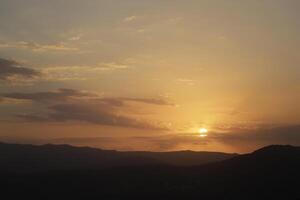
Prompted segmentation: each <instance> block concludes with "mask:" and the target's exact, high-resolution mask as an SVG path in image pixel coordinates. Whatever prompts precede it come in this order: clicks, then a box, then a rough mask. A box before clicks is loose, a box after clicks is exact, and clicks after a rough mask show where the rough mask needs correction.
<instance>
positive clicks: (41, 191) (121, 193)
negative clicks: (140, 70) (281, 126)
mask: <svg viewBox="0 0 300 200" xmlns="http://www.w3.org/2000/svg"><path fill="white" fill-rule="evenodd" d="M0 146H1V147H0V151H1V156H0V158H1V159H2V160H5V159H8V157H9V156H8V157H6V158H5V159H3V156H4V155H5V154H6V153H5V152H4V150H9V151H7V152H13V153H12V154H11V155H10V156H12V155H18V156H21V157H22V156H30V159H29V160H30V162H29V161H28V160H27V161H26V162H25V161H24V160H23V161H19V162H17V161H18V159H17V157H14V156H12V157H11V158H12V160H13V161H16V162H17V163H18V164H19V165H24V166H30V165H31V164H32V163H33V162H32V158H33V157H35V159H38V160H37V161H36V165H37V166H38V165H39V163H40V162H41V161H42V163H43V162H46V160H47V159H49V158H50V160H49V163H50V162H52V161H53V160H55V158H56V160H58V161H56V162H57V163H58V164H59V165H58V164H57V163H56V164H55V165H54V166H56V167H57V166H61V164H60V163H61V162H63V160H64V159H65V158H66V157H68V160H67V161H68V162H71V164H69V165H67V164H66V165H64V167H69V166H76V165H77V166H81V165H78V163H77V162H79V163H80V164H82V163H84V162H86V160H85V159H84V157H85V156H87V155H89V156H88V159H87V161H88V162H87V164H88V165H87V166H90V165H93V164H94V162H95V163H97V162H99V164H101V166H103V163H104V162H106V161H107V162H108V161H109V162H112V161H114V162H115V165H114V166H113V167H106V168H99V169H94V170H93V169H83V168H81V167H82V166H81V167H80V169H74V168H72V169H71V168H70V169H67V168H66V169H65V170H54V171H35V172H33V171H31V172H30V173H28V172H27V173H19V172H18V173H16V172H14V173H8V172H7V171H5V172H4V171H3V170H2V173H0V177H1V182H0V190H1V194H2V196H5V195H9V197H10V199H18V198H19V197H22V198H24V197H29V198H30V199H105V200H106V199H143V200H145V199H146V200H150V199H151V200H152V199H164V200H165V199H167V200H168V199H171V200H174V199H205V200H207V199H208V200H211V199H218V200H219V199H229V200H240V199H243V200H250V199H251V200H252V199H255V200H262V199H272V200H273V199H283V200H300V190H299V188H300V187H299V186H300V184H299V183H300V170H299V169H300V147H293V146H282V145H272V146H268V147H264V148H262V149H259V150H257V151H254V152H253V153H250V154H244V155H237V156H233V157H230V158H228V159H226V160H222V161H220V160H219V161H216V162H213V163H212V162H210V163H206V164H202V165H199V166H195V165H193V166H182V165H181V164H180V165H170V164H165V163H168V162H169V163H170V160H171V161H172V162H173V158H172V159H170V158H168V159H170V160H169V161H167V162H166V160H165V159H162V158H164V157H160V153H158V155H159V156H158V155H157V154H156V153H153V154H154V155H155V156H158V157H159V159H156V158H154V157H155V156H154V157H153V155H152V153H147V152H131V153H128V152H127V153H122V152H116V151H103V150H97V149H91V148H77V147H76V148H75V147H70V146H64V145H63V146H61V145H59V146H56V145H44V146H31V145H7V144H1V145H0ZM27 148H28V149H27ZM13 149H14V151H13ZM16 149H17V150H16ZM36 150H37V151H36ZM20 152H23V154H22V155H20ZM28 152H31V153H29V154H28ZM32 152H35V154H34V156H33V155H32ZM38 152H39V153H38ZM74 152H77V153H74ZM101 153H103V154H101ZM176 153H178V152H174V154H175V155H176ZM181 153H183V154H184V153H188V154H187V155H189V153H191V152H181ZM202 153H203V152H200V154H202ZM168 154H170V155H173V153H167V154H164V153H163V154H161V155H164V156H165V155H168ZM196 154H197V153H196ZM99 155H101V159H99V160H101V162H100V161H97V162H96V161H90V160H91V159H92V158H98V156H99ZM104 155H105V156H104ZM144 155H146V156H144ZM213 155H214V154H213ZM31 156H33V157H31ZM118 156H120V157H118ZM4 157H5V156H4ZM102 157H104V158H105V159H103V158H102ZM200 157H201V156H200ZM27 158H28V157H27ZM79 158H81V159H79ZM117 158H118V159H120V160H121V161H122V163H126V165H122V166H120V165H118V164H119V162H116V159H117ZM141 158H143V159H141ZM72 159H75V160H76V162H74V161H73V162H72ZM118 159H117V160H118ZM131 159H132V160H131ZM25 160H26V159H25ZM120 160H118V161H120ZM162 160H164V161H165V162H162ZM179 160H181V161H182V160H183V158H180V159H179ZM64 161H66V160H64ZM129 161H130V162H129ZM137 162H138V163H140V164H138V165H137V164H136V163H137ZM49 163H44V164H43V165H45V164H49ZM74 163H75V165H74ZM141 163H143V164H141ZM2 164H4V165H5V162H3V161H1V168H3V166H2ZM11 164H13V163H10V166H12V165H11ZM14 164H16V163H14ZM50 165H51V164H50ZM7 166H8V165H7V164H6V167H7ZM95 166H96V165H95ZM106 166H112V165H111V164H110V165H106ZM32 167H33V169H35V167H36V166H35V165H32ZM52 167H53V166H52ZM85 167H86V166H85Z"/></svg>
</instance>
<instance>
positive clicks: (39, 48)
mask: <svg viewBox="0 0 300 200" xmlns="http://www.w3.org/2000/svg"><path fill="white" fill-rule="evenodd" d="M0 48H21V49H29V50H31V51H36V52H46V51H63V52H74V51H79V48H76V47H70V46H67V45H66V44H65V43H63V42H61V43H53V44H40V43H37V42H28V41H20V42H2V43H0Z"/></svg>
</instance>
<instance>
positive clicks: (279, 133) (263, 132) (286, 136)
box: [209, 125, 300, 151]
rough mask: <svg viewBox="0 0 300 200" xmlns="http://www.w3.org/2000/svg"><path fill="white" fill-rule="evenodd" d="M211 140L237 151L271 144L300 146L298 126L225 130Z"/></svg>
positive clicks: (211, 135) (214, 134)
mask: <svg viewBox="0 0 300 200" xmlns="http://www.w3.org/2000/svg"><path fill="white" fill-rule="evenodd" d="M209 137H210V138H211V139H212V140H215V141H219V142H221V143H223V144H226V145H229V146H232V147H235V148H236V149H237V150H238V151H249V150H250V149H251V150H252V149H255V148H260V147H262V146H266V145H271V144H292V145H300V125H288V126H271V127H256V128H253V129H250V128H234V127H232V128H231V129H227V130H226V132H214V133H210V136H209Z"/></svg>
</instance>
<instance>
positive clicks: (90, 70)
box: [42, 62, 130, 81]
mask: <svg viewBox="0 0 300 200" xmlns="http://www.w3.org/2000/svg"><path fill="white" fill-rule="evenodd" d="M129 68H130V66H128V65H124V64H118V63H114V62H111V63H99V64H97V65H95V66H84V65H79V66H57V67H47V68H44V69H43V70H42V73H43V74H44V79H45V80H48V81H69V80H86V79H87V78H90V77H94V76H95V75H98V74H103V73H107V72H112V71H116V70H125V69H129Z"/></svg>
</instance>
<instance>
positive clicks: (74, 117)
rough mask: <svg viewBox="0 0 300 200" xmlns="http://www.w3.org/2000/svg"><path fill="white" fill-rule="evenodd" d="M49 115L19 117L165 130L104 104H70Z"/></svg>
mask: <svg viewBox="0 0 300 200" xmlns="http://www.w3.org/2000/svg"><path fill="white" fill-rule="evenodd" d="M48 109H49V111H50V112H49V113H47V115H37V114H25V115H24V114H22V115H17V117H19V118H22V119H24V120H26V121H35V122H68V121H80V122H88V123H92V124H99V125H107V126H121V127H129V128H138V129H148V130H164V128H162V127H159V126H156V125H154V124H150V123H147V122H144V121H141V120H136V119H133V118H130V117H128V116H123V115H119V114H117V113H115V111H116V110H115V109H114V107H107V106H106V105H104V104H92V105H89V104H85V103H68V104H56V105H53V106H49V107H48Z"/></svg>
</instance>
